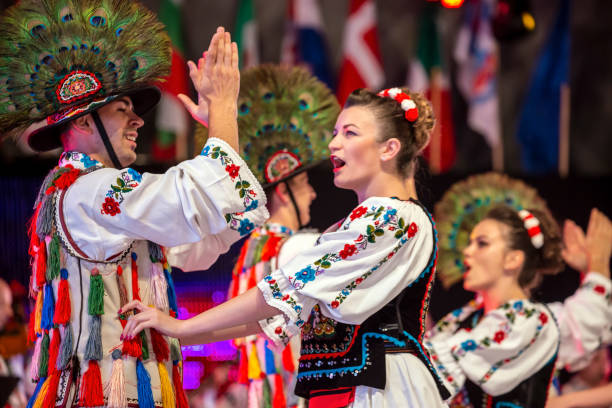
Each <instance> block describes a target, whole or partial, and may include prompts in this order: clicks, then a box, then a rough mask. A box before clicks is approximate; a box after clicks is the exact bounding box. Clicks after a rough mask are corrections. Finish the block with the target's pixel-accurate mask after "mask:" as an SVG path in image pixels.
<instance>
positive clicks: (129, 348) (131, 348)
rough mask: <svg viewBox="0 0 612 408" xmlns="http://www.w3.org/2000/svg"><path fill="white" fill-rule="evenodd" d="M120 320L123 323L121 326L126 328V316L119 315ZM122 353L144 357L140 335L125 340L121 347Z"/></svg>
mask: <svg viewBox="0 0 612 408" xmlns="http://www.w3.org/2000/svg"><path fill="white" fill-rule="evenodd" d="M119 322H120V323H121V327H123V328H124V329H125V325H126V324H127V320H125V316H123V315H120V316H119ZM121 353H123V355H126V356H131V357H136V358H140V357H142V347H141V346H140V336H135V337H134V338H133V339H131V340H123V345H122V347H121Z"/></svg>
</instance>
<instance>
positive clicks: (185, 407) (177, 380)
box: [172, 362, 189, 408]
mask: <svg viewBox="0 0 612 408" xmlns="http://www.w3.org/2000/svg"><path fill="white" fill-rule="evenodd" d="M172 383H173V384H174V392H176V408H189V403H188V402H187V395H185V390H184V389H183V379H182V378H181V373H180V372H179V363H178V362H177V363H175V364H173V365H172Z"/></svg>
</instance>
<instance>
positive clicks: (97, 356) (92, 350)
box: [84, 316, 102, 361]
mask: <svg viewBox="0 0 612 408" xmlns="http://www.w3.org/2000/svg"><path fill="white" fill-rule="evenodd" d="M101 325H102V318H101V317H100V316H91V328H90V332H89V338H88V339H87V345H86V346H85V357H84V358H85V360H98V361H99V360H102V329H101Z"/></svg>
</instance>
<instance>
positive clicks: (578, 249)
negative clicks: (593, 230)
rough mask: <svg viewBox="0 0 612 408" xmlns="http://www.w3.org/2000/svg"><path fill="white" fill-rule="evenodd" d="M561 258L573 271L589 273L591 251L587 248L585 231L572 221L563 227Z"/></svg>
mask: <svg viewBox="0 0 612 408" xmlns="http://www.w3.org/2000/svg"><path fill="white" fill-rule="evenodd" d="M561 256H562V257H563V260H564V261H565V263H567V264H568V265H569V266H570V267H571V268H572V269H575V270H577V271H580V272H587V271H588V269H589V251H588V249H587V247H586V237H585V235H584V231H583V230H582V228H580V227H579V226H578V225H576V223H575V222H574V221H572V220H566V221H565V224H564V225H563V250H562V251H561Z"/></svg>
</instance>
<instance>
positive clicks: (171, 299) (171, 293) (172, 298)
mask: <svg viewBox="0 0 612 408" xmlns="http://www.w3.org/2000/svg"><path fill="white" fill-rule="evenodd" d="M164 276H165V277H166V281H167V282H168V304H169V305H170V310H172V311H173V312H174V313H175V315H174V317H178V304H177V303H176V291H175V290H174V281H173V280H172V276H171V275H170V271H168V269H166V268H164Z"/></svg>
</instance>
